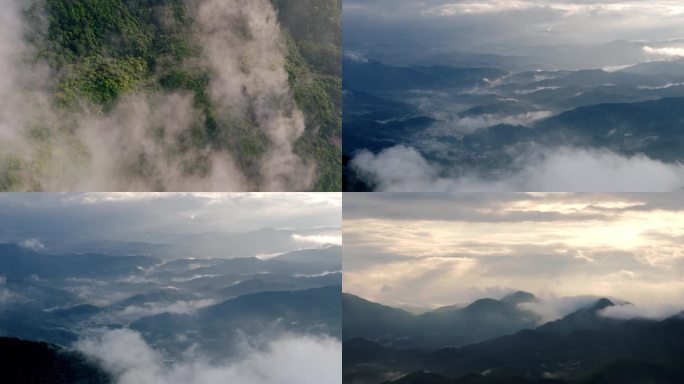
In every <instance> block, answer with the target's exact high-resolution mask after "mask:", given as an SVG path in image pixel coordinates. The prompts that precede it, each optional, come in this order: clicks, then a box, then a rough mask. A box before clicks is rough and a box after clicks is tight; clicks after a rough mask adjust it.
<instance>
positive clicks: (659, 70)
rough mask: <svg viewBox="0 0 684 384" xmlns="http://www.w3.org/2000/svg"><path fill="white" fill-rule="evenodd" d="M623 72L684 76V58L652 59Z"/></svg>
mask: <svg viewBox="0 0 684 384" xmlns="http://www.w3.org/2000/svg"><path fill="white" fill-rule="evenodd" d="M622 72H627V73H635V74H639V75H668V76H678V77H684V59H682V58H679V59H675V60H666V61H652V62H647V63H640V64H636V65H633V66H631V67H628V68H625V69H623V70H622Z"/></svg>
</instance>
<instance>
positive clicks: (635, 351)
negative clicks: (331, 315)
mask: <svg viewBox="0 0 684 384" xmlns="http://www.w3.org/2000/svg"><path fill="white" fill-rule="evenodd" d="M347 298H348V297H346V299H347ZM502 301H504V300H499V301H496V300H487V301H485V302H484V303H487V304H486V306H491V307H494V306H499V305H500V304H501V303H502ZM478 302H480V303H482V301H476V302H475V303H478ZM475 303H474V304H475ZM494 303H499V304H494ZM479 305H482V304H478V306H479ZM614 305H615V304H614V303H613V302H612V301H610V300H608V299H605V298H604V299H599V300H597V301H596V302H594V303H593V304H590V305H588V306H586V307H583V308H580V309H578V310H577V311H575V312H572V313H570V314H568V315H567V316H564V317H563V318H561V319H559V320H556V321H553V322H550V323H546V324H543V325H541V326H538V327H531V328H534V329H523V330H519V331H514V332H510V334H507V335H499V336H494V337H492V338H490V339H487V340H484V341H480V342H475V343H473V344H469V345H463V346H454V347H447V348H425V347H423V348H416V347H415V346H409V345H406V344H405V345H403V346H400V345H398V344H396V343H393V342H392V339H391V338H390V335H389V334H388V333H389V331H388V332H387V334H384V335H383V338H376V339H375V340H374V341H371V340H370V339H371V338H372V337H370V336H369V335H366V337H358V335H357V334H354V333H352V334H348V333H347V325H348V324H349V323H348V322H347V320H346V319H347V318H351V319H354V318H357V314H355V313H354V312H353V311H354V310H355V309H354V308H355V307H350V306H346V307H345V308H346V310H345V312H344V314H345V322H344V328H343V333H344V335H345V343H344V377H345V379H344V381H345V383H350V384H353V383H356V384H362V383H384V382H386V381H387V382H394V383H402V384H403V383H428V384H429V383H453V384H457V383H521V384H524V383H549V384H551V383H582V384H585V383H586V384H589V383H604V384H646V383H662V384H665V383H671V384H674V383H678V382H680V381H679V379H680V378H681V377H684V376H682V375H684V370H683V369H682V368H681V367H682V362H684V352H683V351H684V337H683V336H682V335H684V317H682V316H681V315H680V316H674V317H671V318H668V319H665V320H662V321H656V320H645V319H634V320H617V319H612V318H607V317H605V316H603V315H602V311H603V310H604V309H605V308H608V307H611V306H614ZM624 305H629V304H624ZM374 308H375V309H376V310H382V311H383V312H384V313H385V314H386V317H393V316H392V315H391V312H390V310H389V309H387V307H385V308H379V307H374ZM466 308H468V307H466ZM464 309H465V308H464ZM363 310H365V311H366V312H362V313H364V314H365V313H368V312H367V311H368V306H366V308H363ZM458 311H462V310H458ZM394 313H395V314H399V316H396V318H397V319H401V320H399V321H403V320H405V319H407V316H406V314H405V313H399V312H394ZM508 315H509V316H512V317H511V322H513V323H514V322H516V321H517V320H518V318H517V317H516V315H517V314H516V313H515V312H512V313H509V314H508ZM479 316H480V319H481V321H482V324H487V322H488V321H489V320H488V319H487V317H488V316H489V313H488V312H486V311H485V312H481V313H480V314H479ZM383 321H385V322H389V320H388V319H384V320H383ZM473 321H477V316H475V315H474V316H473ZM451 327H452V328H451V329H448V328H447V329H442V330H441V332H443V333H442V337H443V338H444V339H449V338H452V337H453V335H454V334H456V333H458V332H464V333H467V329H462V328H459V324H457V323H452V324H451ZM477 328H480V327H479V326H478V327H477ZM352 329H353V328H352ZM351 335H354V337H348V336H351ZM398 336H402V334H399V335H398ZM387 340H390V341H389V342H388V341H387Z"/></svg>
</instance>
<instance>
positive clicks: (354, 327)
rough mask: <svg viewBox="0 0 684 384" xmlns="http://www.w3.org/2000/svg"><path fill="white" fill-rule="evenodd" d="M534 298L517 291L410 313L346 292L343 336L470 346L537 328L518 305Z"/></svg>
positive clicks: (398, 343) (532, 316) (397, 342)
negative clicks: (499, 296) (414, 313)
mask: <svg viewBox="0 0 684 384" xmlns="http://www.w3.org/2000/svg"><path fill="white" fill-rule="evenodd" d="M535 300H536V298H535V297H534V296H533V295H530V294H527V293H523V292H519V293H515V294H513V295H511V296H507V297H504V298H503V299H501V300H494V299H481V300H477V301H475V302H473V303H471V304H470V305H468V306H466V307H463V308H441V309H437V310H434V311H430V312H426V313H423V314H421V315H413V314H411V313H408V312H406V311H403V310H400V309H395V308H391V307H387V306H384V305H380V304H376V303H373V302H370V301H367V300H364V299H362V298H360V297H357V296H354V295H351V294H344V295H343V298H342V313H344V318H343V320H342V324H343V336H344V339H345V340H349V339H353V338H357V337H363V338H366V339H370V340H378V341H380V342H382V343H383V344H385V345H392V346H396V347H401V348H438V347H446V346H460V345H466V344H472V343H475V342H479V341H483V340H487V339H489V338H492V337H495V336H500V335H506V334H509V333H513V332H516V331H519V330H521V329H529V328H534V327H536V326H537V325H538V323H539V321H540V318H539V316H538V315H536V314H535V313H533V312H530V311H526V310H523V309H519V308H518V307H517V304H520V303H523V302H533V301H535Z"/></svg>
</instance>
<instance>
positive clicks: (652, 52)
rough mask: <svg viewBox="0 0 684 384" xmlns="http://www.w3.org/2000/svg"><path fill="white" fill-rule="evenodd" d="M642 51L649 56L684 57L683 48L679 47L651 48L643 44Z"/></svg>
mask: <svg viewBox="0 0 684 384" xmlns="http://www.w3.org/2000/svg"><path fill="white" fill-rule="evenodd" d="M642 49H643V50H644V53H645V54H647V55H649V56H660V57H684V48H681V47H660V48H653V47H649V46H645V47H643V48H642Z"/></svg>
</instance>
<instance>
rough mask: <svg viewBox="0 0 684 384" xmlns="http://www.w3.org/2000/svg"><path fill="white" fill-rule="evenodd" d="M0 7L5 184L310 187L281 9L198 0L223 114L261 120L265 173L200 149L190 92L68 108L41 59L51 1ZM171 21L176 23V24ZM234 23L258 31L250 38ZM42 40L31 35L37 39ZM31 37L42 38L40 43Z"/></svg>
mask: <svg viewBox="0 0 684 384" xmlns="http://www.w3.org/2000/svg"><path fill="white" fill-rule="evenodd" d="M4 5H5V6H4V7H3V9H2V11H0V21H2V23H1V24H2V26H1V27H0V70H2V71H3V75H4V76H3V79H2V80H0V96H2V99H3V103H2V105H0V145H2V148H3V149H2V150H1V151H0V189H2V190H31V191H34V190H48V191H49V190H60V191H71V190H89V191H124V190H125V191H166V190H173V191H200V190H201V191H214V190H220V191H244V190H269V191H276V190H297V191H303V190H309V189H311V187H312V183H313V178H314V171H315V165H314V164H312V163H311V162H310V161H309V162H307V164H304V162H303V161H302V160H301V159H300V158H299V157H298V156H297V155H296V154H294V152H293V145H294V142H295V141H296V140H297V139H299V137H300V136H301V135H302V133H303V132H304V128H305V123H304V115H303V113H302V112H301V111H300V110H299V109H298V108H297V106H296V104H295V102H294V100H293V99H292V95H291V90H290V87H289V84H288V76H287V73H286V71H285V68H284V66H285V56H284V52H285V49H286V47H285V43H284V40H283V38H282V35H281V31H280V25H279V24H278V20H277V15H276V12H275V10H274V9H273V6H272V5H271V3H270V2H269V1H267V0H259V1H241V0H233V1H227V2H226V1H214V0H205V1H202V2H199V3H197V2H188V8H189V9H190V11H191V13H192V14H193V16H194V19H193V24H192V26H191V28H192V30H193V35H194V38H195V39H196V40H197V42H198V44H199V45H200V46H201V48H202V55H201V56H200V58H199V59H193V60H195V61H199V62H192V63H188V65H190V64H192V65H195V66H200V67H203V68H208V69H209V70H210V71H211V73H212V76H211V78H210V85H209V90H210V95H209V97H210V98H211V100H212V102H213V103H214V104H215V106H216V109H217V110H218V111H220V112H219V114H220V116H219V118H222V119H224V121H229V122H231V124H232V123H235V122H238V121H241V120H245V119H250V118H252V116H253V117H254V119H255V124H256V125H257V126H258V128H259V129H260V130H261V131H262V132H263V134H264V135H265V138H266V139H267V141H268V142H267V143H266V145H265V148H266V152H265V153H264V155H263V157H262V160H261V161H260V166H259V169H257V170H256V171H254V172H255V173H256V174H252V173H254V172H251V171H250V174H249V175H246V174H244V171H243V170H241V168H240V167H238V166H237V165H236V163H235V160H234V158H233V156H232V154H231V152H230V150H229V149H227V148H225V147H223V146H218V145H212V144H211V143H207V144H202V145H199V146H188V145H187V141H188V137H192V136H193V135H195V136H196V135H197V134H198V132H197V130H198V129H200V128H199V127H201V126H202V122H203V121H204V118H205V116H204V112H203V111H201V110H199V109H198V108H197V107H196V106H195V105H194V103H193V95H192V94H191V93H189V92H181V91H174V92H163V91H156V90H153V89H146V90H139V91H136V92H133V93H128V94H126V95H124V96H123V97H121V98H120V99H118V100H117V101H116V102H115V104H114V105H112V106H107V107H102V106H99V105H95V104H93V103H91V102H89V101H86V100H79V102H78V104H77V105H76V106H74V107H70V108H63V107H61V106H60V101H59V99H58V98H57V95H56V93H55V89H57V88H58V83H57V80H56V79H58V78H59V76H60V75H61V73H58V72H56V70H55V69H54V68H52V67H51V65H50V63H49V62H48V61H46V60H45V59H43V57H44V55H38V49H37V47H38V46H41V45H45V44H46V42H45V41H44V39H45V36H46V30H47V21H46V20H43V19H45V17H43V16H44V15H43V14H42V13H40V12H39V17H38V18H37V19H38V21H36V20H35V19H36V18H35V17H33V18H32V19H31V23H30V25H29V23H28V22H26V17H25V15H26V12H27V10H28V9H29V8H30V7H31V6H33V5H37V6H38V9H42V7H43V6H44V2H42V1H31V2H23V1H20V0H8V2H6V4H4ZM169 22H171V21H169ZM231 23H233V24H232V25H234V24H235V23H243V24H244V25H245V28H247V30H248V31H249V34H248V35H247V36H245V35H240V34H239V33H237V32H236V31H235V29H234V28H231V27H230V26H231ZM29 37H30V38H29ZM29 41H31V42H32V43H29Z"/></svg>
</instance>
